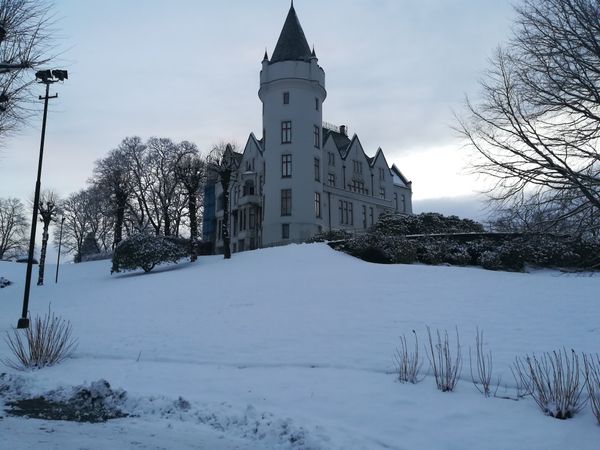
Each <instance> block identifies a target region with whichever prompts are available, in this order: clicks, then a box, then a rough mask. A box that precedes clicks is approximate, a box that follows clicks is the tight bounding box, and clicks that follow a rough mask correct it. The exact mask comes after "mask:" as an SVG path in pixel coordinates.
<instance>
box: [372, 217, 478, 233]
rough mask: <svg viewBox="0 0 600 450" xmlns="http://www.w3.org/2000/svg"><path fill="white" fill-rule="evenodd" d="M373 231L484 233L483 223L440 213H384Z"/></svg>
mask: <svg viewBox="0 0 600 450" xmlns="http://www.w3.org/2000/svg"><path fill="white" fill-rule="evenodd" d="M372 229H373V232H375V233H380V234H385V235H395V236H408V235H414V234H445V233H482V232H483V231H484V229H483V225H481V224H480V223H477V222H475V221H474V220H471V219H461V218H459V217H457V216H444V215H442V214H438V213H423V214H418V215H409V216H407V215H401V214H383V215H381V216H380V217H379V220H378V221H377V223H376V224H375V225H374V226H373V227H372Z"/></svg>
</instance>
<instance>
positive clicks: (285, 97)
mask: <svg viewBox="0 0 600 450" xmlns="http://www.w3.org/2000/svg"><path fill="white" fill-rule="evenodd" d="M283 104H284V105H289V104H290V93H289V92H284V93H283Z"/></svg>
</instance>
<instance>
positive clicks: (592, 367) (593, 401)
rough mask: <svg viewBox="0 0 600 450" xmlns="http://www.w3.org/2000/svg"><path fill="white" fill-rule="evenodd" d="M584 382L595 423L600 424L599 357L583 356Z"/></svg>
mask: <svg viewBox="0 0 600 450" xmlns="http://www.w3.org/2000/svg"><path fill="white" fill-rule="evenodd" d="M583 364H584V367H585V382H586V385H587V389H588V394H589V399H590V405H591V406H592V412H593V413H594V416H595V417H596V421H597V422H598V424H600V357H599V356H598V355H596V357H595V358H594V357H593V356H592V355H585V354H584V355H583Z"/></svg>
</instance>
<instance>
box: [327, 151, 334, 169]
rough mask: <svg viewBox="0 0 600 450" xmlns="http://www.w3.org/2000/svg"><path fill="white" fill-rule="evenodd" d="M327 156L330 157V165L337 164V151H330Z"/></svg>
mask: <svg viewBox="0 0 600 450" xmlns="http://www.w3.org/2000/svg"><path fill="white" fill-rule="evenodd" d="M327 157H328V158H329V159H328V161H329V165H330V166H335V153H333V152H329V153H327Z"/></svg>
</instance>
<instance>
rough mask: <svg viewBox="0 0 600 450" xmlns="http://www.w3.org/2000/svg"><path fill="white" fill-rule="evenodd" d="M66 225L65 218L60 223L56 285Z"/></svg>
mask: <svg viewBox="0 0 600 450" xmlns="http://www.w3.org/2000/svg"><path fill="white" fill-rule="evenodd" d="M64 224H65V218H64V217H63V218H62V219H61V221H60V234H59V237H58V256H57V257H56V278H55V279H54V284H56V283H58V268H59V267H60V251H61V249H62V233H63V225H64Z"/></svg>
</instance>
